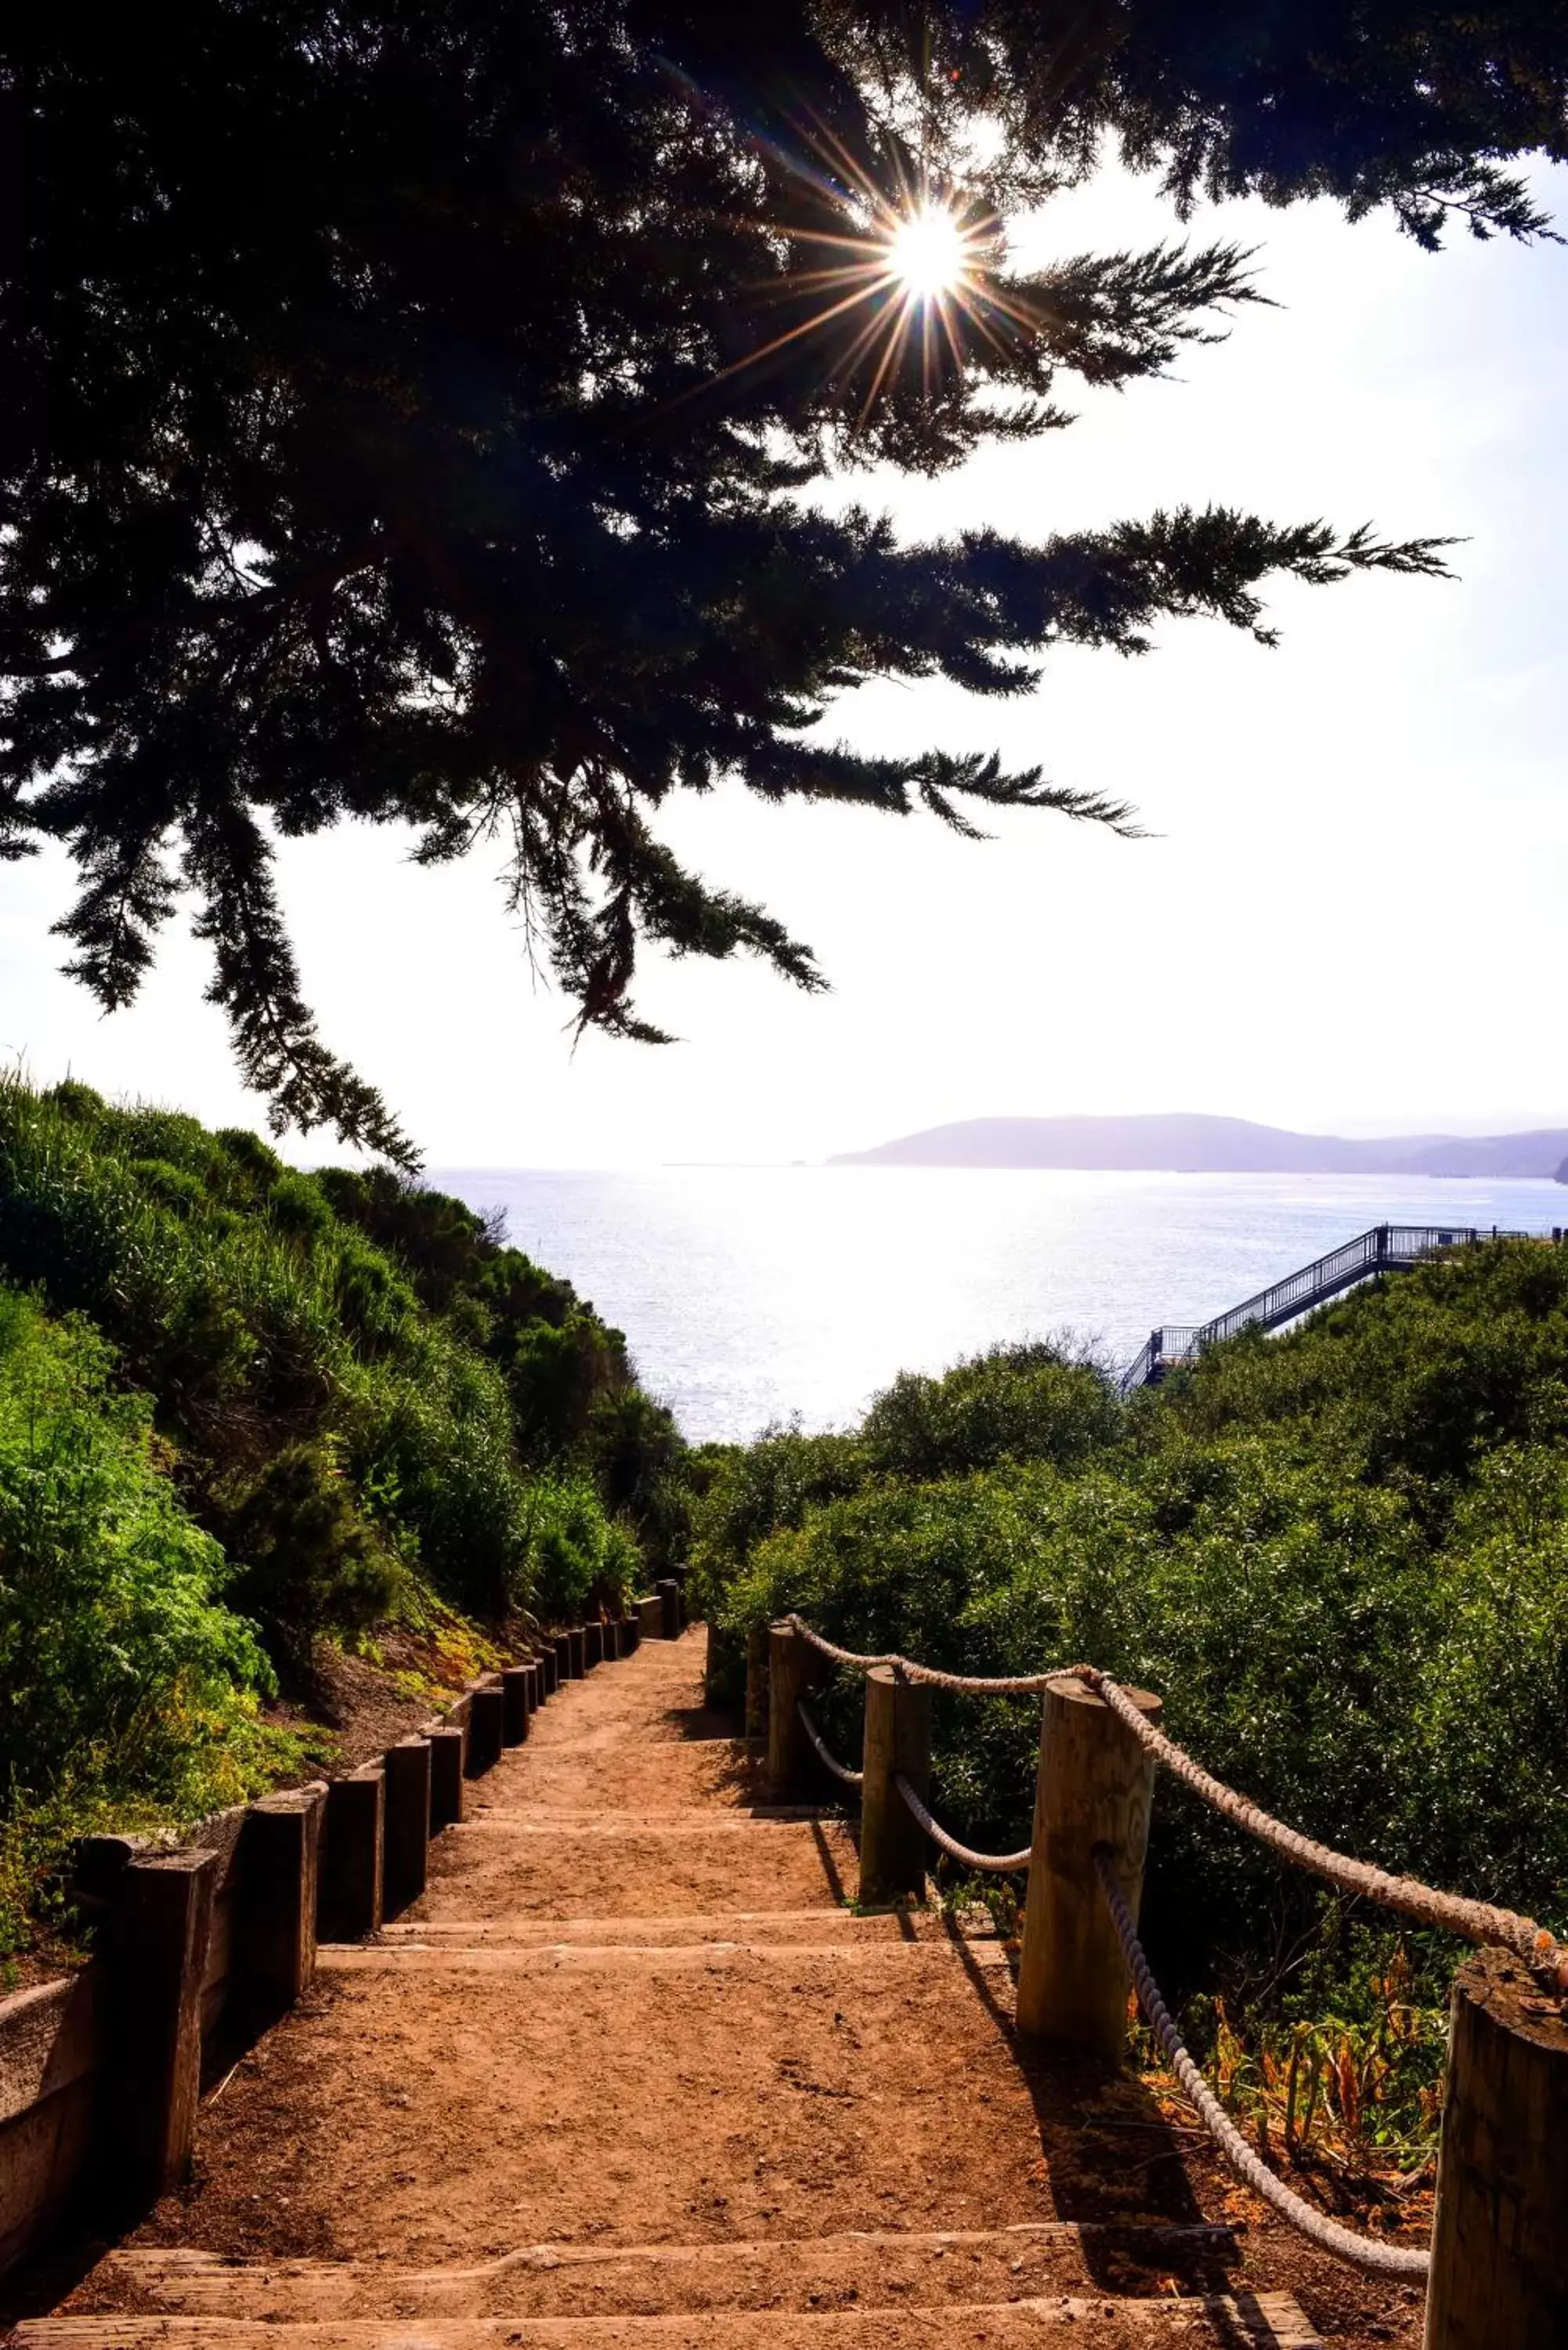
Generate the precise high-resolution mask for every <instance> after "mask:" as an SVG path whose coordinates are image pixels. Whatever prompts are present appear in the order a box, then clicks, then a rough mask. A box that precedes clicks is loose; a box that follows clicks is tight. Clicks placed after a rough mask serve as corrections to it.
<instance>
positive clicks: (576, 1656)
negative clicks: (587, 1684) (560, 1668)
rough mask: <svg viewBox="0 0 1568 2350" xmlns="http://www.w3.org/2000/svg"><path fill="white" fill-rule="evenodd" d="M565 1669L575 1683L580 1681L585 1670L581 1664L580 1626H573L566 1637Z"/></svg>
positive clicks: (581, 1628)
mask: <svg viewBox="0 0 1568 2350" xmlns="http://www.w3.org/2000/svg"><path fill="white" fill-rule="evenodd" d="M566 1669H567V1671H568V1672H569V1673H570V1675H571V1677H572V1679H573V1680H575V1681H580V1680H581V1679H582V1678H583V1674H584V1673H585V1671H586V1670H587V1667H586V1666H585V1665H584V1663H583V1627H582V1626H581V1625H580V1624H574V1625H573V1627H572V1628H571V1630H570V1631H569V1632H568V1633H567V1635H566Z"/></svg>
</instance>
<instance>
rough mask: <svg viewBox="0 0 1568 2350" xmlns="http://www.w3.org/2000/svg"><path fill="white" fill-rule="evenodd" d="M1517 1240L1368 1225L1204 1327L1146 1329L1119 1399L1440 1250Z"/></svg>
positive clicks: (1516, 1236)
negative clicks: (1230, 1342)
mask: <svg viewBox="0 0 1568 2350" xmlns="http://www.w3.org/2000/svg"><path fill="white" fill-rule="evenodd" d="M1524 1237H1525V1235H1524V1234H1522V1233H1520V1232H1500V1231H1499V1230H1498V1228H1497V1226H1496V1225H1495V1224H1494V1225H1492V1226H1491V1228H1490V1231H1482V1230H1481V1229H1480V1227H1479V1226H1476V1225H1461V1224H1374V1225H1373V1227H1372V1229H1371V1231H1370V1232H1359V1233H1357V1235H1356V1237H1355V1240H1353V1241H1346V1242H1345V1243H1344V1245H1343V1246H1342V1247H1340V1248H1336V1249H1331V1250H1330V1251H1329V1253H1328V1254H1327V1255H1326V1256H1320V1257H1314V1260H1313V1262H1312V1263H1311V1264H1303V1266H1302V1268H1301V1270H1300V1271H1299V1272H1298V1273H1292V1274H1286V1276H1285V1278H1284V1279H1283V1281H1276V1282H1272V1283H1271V1284H1270V1286H1269V1287H1268V1288H1267V1289H1261V1290H1259V1292H1258V1294H1257V1295H1256V1296H1255V1297H1249V1298H1247V1299H1245V1300H1244V1301H1243V1303H1242V1304H1241V1305H1232V1306H1231V1308H1230V1310H1229V1312H1228V1313H1225V1314H1217V1315H1215V1316H1214V1319H1213V1320H1212V1321H1211V1322H1199V1323H1179V1322H1167V1323H1163V1324H1161V1326H1160V1327H1159V1328H1158V1329H1157V1330H1151V1331H1150V1332H1149V1334H1148V1337H1147V1340H1146V1342H1145V1344H1144V1346H1143V1347H1142V1349H1141V1350H1140V1352H1139V1353H1138V1354H1137V1356H1136V1357H1134V1359H1133V1360H1132V1362H1130V1363H1129V1364H1128V1365H1127V1369H1126V1370H1125V1371H1124V1372H1123V1373H1122V1378H1121V1390H1122V1393H1123V1395H1131V1393H1132V1392H1133V1390H1134V1388H1145V1387H1156V1386H1158V1383H1159V1381H1160V1380H1161V1379H1162V1378H1164V1377H1165V1375H1166V1373H1167V1372H1168V1371H1171V1370H1175V1369H1176V1368H1178V1367H1179V1366H1180V1365H1182V1364H1184V1363H1195V1362H1196V1361H1197V1360H1198V1358H1199V1356H1200V1355H1203V1354H1206V1353H1207V1352H1208V1350H1209V1348H1210V1347H1217V1346H1218V1345H1219V1344H1220V1340H1221V1339H1222V1338H1233V1337H1234V1336H1235V1335H1236V1333H1237V1332H1238V1331H1239V1330H1251V1329H1260V1330H1277V1329H1278V1328H1279V1327H1280V1326H1281V1324H1282V1323H1285V1322H1293V1321H1295V1320H1296V1318H1297V1316H1298V1315H1303V1314H1310V1313H1311V1312H1312V1310H1313V1308H1314V1305H1327V1303H1328V1301H1329V1299H1330V1298H1331V1297H1337V1296H1339V1295H1340V1294H1341V1293H1342V1291H1344V1290H1346V1289H1351V1288H1354V1287H1355V1284H1356V1283H1357V1282H1360V1281H1370V1280H1372V1279H1373V1277H1374V1276H1375V1275H1376V1274H1382V1273H1408V1272H1409V1270H1410V1268H1411V1267H1412V1265H1417V1264H1419V1263H1421V1262H1422V1261H1423V1259H1425V1258H1427V1257H1432V1256H1437V1255H1439V1254H1441V1253H1442V1252H1443V1251H1444V1250H1445V1249H1456V1248H1471V1247H1473V1246H1474V1245H1475V1243H1477V1242H1478V1241H1483V1240H1521V1239H1523V1238H1524Z"/></svg>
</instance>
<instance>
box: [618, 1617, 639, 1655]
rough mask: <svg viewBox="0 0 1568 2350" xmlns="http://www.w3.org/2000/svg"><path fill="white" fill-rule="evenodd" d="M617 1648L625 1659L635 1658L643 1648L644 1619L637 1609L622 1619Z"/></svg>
mask: <svg viewBox="0 0 1568 2350" xmlns="http://www.w3.org/2000/svg"><path fill="white" fill-rule="evenodd" d="M616 1646H617V1648H618V1649H619V1650H620V1653H621V1655H622V1656H623V1657H635V1656H636V1654H637V1652H638V1650H639V1648H641V1646H642V1618H641V1617H640V1616H639V1615H638V1613H637V1610H636V1609H635V1608H632V1609H631V1610H629V1611H628V1614H626V1615H625V1616H623V1617H621V1619H620V1629H619V1634H618V1638H617V1641H616Z"/></svg>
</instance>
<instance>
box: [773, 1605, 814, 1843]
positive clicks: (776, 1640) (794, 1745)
mask: <svg viewBox="0 0 1568 2350" xmlns="http://www.w3.org/2000/svg"><path fill="white" fill-rule="evenodd" d="M819 1664H820V1659H819V1656H818V1652H817V1650H816V1649H815V1648H813V1647H812V1645H811V1643H810V1641H809V1640H805V1639H803V1638H801V1635H800V1634H799V1633H798V1632H797V1631H796V1630H795V1628H794V1625H793V1624H770V1625H769V1627H768V1766H767V1769H768V1785H769V1787H770V1789H771V1790H772V1793H773V1795H774V1801H775V1802H777V1803H798V1802H804V1801H805V1800H807V1799H808V1798H809V1797H810V1796H812V1795H813V1794H815V1793H816V1789H817V1784H818V1781H819V1780H820V1778H821V1775H822V1765H821V1764H820V1763H818V1761H817V1759H816V1756H815V1753H814V1752H813V1751H812V1744H811V1741H810V1739H809V1738H808V1737H807V1736H806V1734H805V1726H804V1724H803V1723H802V1721H801V1718H800V1714H799V1712H798V1711H797V1706H798V1701H799V1700H800V1699H802V1698H805V1697H809V1696H810V1695H811V1692H812V1690H814V1689H815V1687H816V1684H817V1682H818V1680H819V1679H821V1673H820V1670H819Z"/></svg>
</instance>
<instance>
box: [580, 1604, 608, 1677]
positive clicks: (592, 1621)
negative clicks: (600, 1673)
mask: <svg viewBox="0 0 1568 2350" xmlns="http://www.w3.org/2000/svg"><path fill="white" fill-rule="evenodd" d="M604 1660H605V1626H604V1617H602V1616H590V1617H588V1620H587V1623H586V1624H585V1625H584V1626H583V1665H584V1668H585V1669H586V1670H587V1671H588V1672H590V1673H591V1672H592V1671H593V1669H594V1667H595V1666H596V1665H602V1664H603V1662H604Z"/></svg>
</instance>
